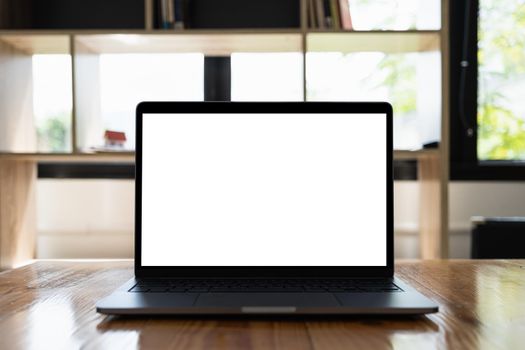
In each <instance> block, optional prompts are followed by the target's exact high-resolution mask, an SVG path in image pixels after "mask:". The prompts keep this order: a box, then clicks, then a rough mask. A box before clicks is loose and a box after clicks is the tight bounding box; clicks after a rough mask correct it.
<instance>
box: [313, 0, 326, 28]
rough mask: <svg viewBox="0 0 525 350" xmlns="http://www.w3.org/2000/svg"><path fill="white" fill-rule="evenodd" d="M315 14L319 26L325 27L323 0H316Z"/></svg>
mask: <svg viewBox="0 0 525 350" xmlns="http://www.w3.org/2000/svg"><path fill="white" fill-rule="evenodd" d="M315 14H316V15H317V27H318V28H319V29H324V28H325V17H324V5H323V0H315Z"/></svg>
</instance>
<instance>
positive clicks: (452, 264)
mask: <svg viewBox="0 0 525 350" xmlns="http://www.w3.org/2000/svg"><path fill="white" fill-rule="evenodd" d="M396 271H397V275H398V276H399V277H400V278H402V279H403V280H405V281H407V282H409V283H411V284H412V285H413V286H414V287H415V288H416V289H418V290H419V291H421V292H422V293H423V294H425V295H427V296H429V297H431V298H433V299H434V300H435V301H436V302H438V303H439V304H440V312H439V313H437V314H432V315H429V316H424V317H416V318H401V317H389V318H385V317H351V318H330V319H322V318H319V317H317V318H302V319H300V318H288V319H278V318H261V319H257V318H254V317H252V318H218V317H214V318H196V317H193V318H190V317H185V318H183V317H179V318H177V317H164V318H148V317H146V318H116V317H108V316H103V315H99V314H97V313H96V312H95V307H94V305H95V302H96V300H98V299H99V298H101V297H104V296H105V295H107V294H109V293H111V292H112V291H113V289H115V288H116V287H118V286H119V285H120V284H122V283H124V282H125V281H126V280H127V279H129V278H130V277H132V275H133V270H132V262H131V261H84V262H80V261H41V262H36V263H34V264H31V265H28V266H25V267H22V268H19V269H16V270H11V271H7V272H4V273H1V274H0V295H1V297H0V348H1V349H20V348H41V349H46V348H53V349H75V348H86V349H122V348H125V349H130V348H131V349H133V348H143V349H179V348H180V349H215V348H218V349H426V348H430V349H478V348H483V349H520V348H522V345H523V343H524V342H525V332H524V330H525V260H513V261H511V260H508V261H502V260H500V261H490V260H486V261H466V260H465V261H437V260H436V261H423V262H403V263H398V264H397V270H396Z"/></svg>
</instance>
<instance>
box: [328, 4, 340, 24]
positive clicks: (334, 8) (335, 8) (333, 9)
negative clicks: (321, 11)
mask: <svg viewBox="0 0 525 350" xmlns="http://www.w3.org/2000/svg"><path fill="white" fill-rule="evenodd" d="M330 13H331V14H332V28H333V29H336V30H339V29H341V16H340V13H339V0H330Z"/></svg>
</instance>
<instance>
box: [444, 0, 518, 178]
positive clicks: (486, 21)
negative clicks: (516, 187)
mask: <svg viewBox="0 0 525 350" xmlns="http://www.w3.org/2000/svg"><path fill="white" fill-rule="evenodd" d="M450 14H451V20H450V32H451V33H450V46H451V50H450V63H451V65H450V84H451V85H450V96H451V101H450V108H451V109H450V142H451V148H450V151H451V153H450V159H451V178H452V179H456V180H522V179H523V178H524V177H525V166H524V165H525V162H524V161H525V105H524V104H523V103H522V101H523V94H524V93H525V2H524V1H522V0H521V1H519V0H497V1H496V0H474V1H467V2H451V12H450Z"/></svg>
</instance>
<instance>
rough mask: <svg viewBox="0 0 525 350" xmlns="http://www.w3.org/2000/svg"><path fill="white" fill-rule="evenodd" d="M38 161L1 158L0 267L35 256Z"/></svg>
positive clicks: (6, 266)
mask: <svg viewBox="0 0 525 350" xmlns="http://www.w3.org/2000/svg"><path fill="white" fill-rule="evenodd" d="M36 173H37V169H36V163H35V162H32V161H21V160H2V159H1V158H0V269H2V268H10V267H13V266H17V265H19V264H21V263H23V262H25V261H27V260H30V259H33V258H34V257H35V250H36V199H35V197H36Z"/></svg>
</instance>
